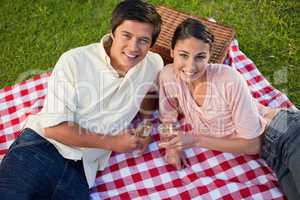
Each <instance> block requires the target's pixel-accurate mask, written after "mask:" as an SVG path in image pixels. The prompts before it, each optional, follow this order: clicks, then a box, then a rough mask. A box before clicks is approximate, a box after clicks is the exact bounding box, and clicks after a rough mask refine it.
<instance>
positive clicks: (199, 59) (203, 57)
mask: <svg viewBox="0 0 300 200" xmlns="http://www.w3.org/2000/svg"><path fill="white" fill-rule="evenodd" d="M203 59H205V56H197V57H196V60H198V61H201V60H203Z"/></svg>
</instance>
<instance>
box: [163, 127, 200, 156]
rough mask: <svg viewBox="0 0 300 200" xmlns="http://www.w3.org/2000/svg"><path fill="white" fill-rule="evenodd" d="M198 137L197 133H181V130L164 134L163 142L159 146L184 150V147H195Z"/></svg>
mask: <svg viewBox="0 0 300 200" xmlns="http://www.w3.org/2000/svg"><path fill="white" fill-rule="evenodd" d="M198 139H199V138H198V137H197V136H195V135H190V134H184V133H180V132H179V131H176V132H173V133H171V134H168V135H164V140H163V142H160V144H159V146H160V147H162V148H166V149H175V150H177V151H182V150H184V149H187V148H190V147H194V146H196V145H197V143H198Z"/></svg>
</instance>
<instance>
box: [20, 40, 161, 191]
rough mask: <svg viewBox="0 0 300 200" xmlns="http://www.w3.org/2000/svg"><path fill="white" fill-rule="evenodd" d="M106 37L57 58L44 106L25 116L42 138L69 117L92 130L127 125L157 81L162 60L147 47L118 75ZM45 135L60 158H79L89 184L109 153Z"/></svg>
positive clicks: (107, 130) (101, 131)
mask: <svg viewBox="0 0 300 200" xmlns="http://www.w3.org/2000/svg"><path fill="white" fill-rule="evenodd" d="M108 37H109V36H108V35H106V36H104V37H103V38H102V40H101V42H100V43H94V44H91V45H88V46H83V47H79V48H75V49H72V50H69V51H67V52H66V53H64V54H63V55H62V56H61V57H60V58H59V60H58V62H57V64H56V65H55V67H54V70H53V72H52V74H51V76H50V78H49V81H48V93H47V96H46V99H45V103H44V106H43V109H42V110H41V112H40V113H38V114H36V115H31V116H29V117H28V120H27V123H26V125H25V127H26V128H27V127H28V128H31V129H33V130H34V131H36V132H37V133H38V134H40V135H41V136H43V137H44V130H43V129H44V128H46V127H51V126H55V125H58V124H60V123H62V122H65V121H71V122H75V123H77V124H79V125H80V127H82V128H86V129H88V130H90V131H92V132H96V133H99V134H104V135H105V134H110V135H114V134H117V133H118V132H120V131H122V130H123V129H125V128H126V127H127V126H128V125H129V124H130V122H131V121H132V119H133V118H134V117H135V115H136V114H137V112H138V111H139V108H140V104H141V102H142V100H143V98H144V97H145V95H146V93H147V92H148V91H149V89H150V88H152V87H153V86H155V85H154V84H155V82H156V79H157V75H158V73H159V71H160V70H161V69H162V67H163V61H162V59H161V57H160V56H159V55H158V54H156V53H152V52H148V54H147V55H146V57H145V58H144V60H143V61H141V62H140V63H138V64H137V65H136V66H134V67H133V68H131V69H130V70H129V71H128V72H127V73H126V75H125V76H124V77H119V75H118V73H117V71H116V70H115V69H114V68H113V67H112V66H111V64H110V58H109V56H108V55H107V54H106V51H105V49H104V46H103V43H104V42H105V41H106V40H107V39H108ZM46 139H47V140H48V141H49V142H51V143H52V144H53V145H54V146H55V147H56V148H57V150H58V151H59V153H60V154H61V155H62V156H63V157H64V158H67V159H72V160H81V159H82V160H83V165H84V171H85V175H86V178H87V182H88V184H89V187H92V186H93V184H94V181H95V177H96V172H97V170H101V169H104V168H105V166H106V164H107V161H108V159H109V156H110V153H111V152H110V151H107V150H104V149H95V148H80V147H71V146H67V145H64V144H62V143H60V142H57V141H55V140H53V139H49V138H46Z"/></svg>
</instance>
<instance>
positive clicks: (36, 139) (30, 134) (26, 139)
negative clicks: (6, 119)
mask: <svg viewBox="0 0 300 200" xmlns="http://www.w3.org/2000/svg"><path fill="white" fill-rule="evenodd" d="M46 142H47V140H45V139H44V138H42V137H41V136H40V135H38V133H35V132H34V131H33V130H31V129H24V130H23V132H22V134H21V135H20V136H19V137H18V138H17V139H16V140H15V141H14V142H13V143H12V145H11V146H10V147H9V150H8V152H10V151H13V150H15V149H18V148H21V147H27V146H31V145H38V144H42V143H46Z"/></svg>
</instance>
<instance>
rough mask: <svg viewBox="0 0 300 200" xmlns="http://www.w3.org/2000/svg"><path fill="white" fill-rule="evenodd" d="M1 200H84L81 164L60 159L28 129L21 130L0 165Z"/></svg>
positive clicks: (85, 199)
mask: <svg viewBox="0 0 300 200" xmlns="http://www.w3.org/2000/svg"><path fill="white" fill-rule="evenodd" d="M0 199H1V200H29V199H31V200H35V199H37V200H46V199H53V200H77V199H78V200H87V199H89V188H88V184H87V181H86V178H85V174H84V171H83V164H82V161H73V160H68V159H65V158H63V157H62V156H61V155H60V154H59V152H58V151H57V150H56V148H55V147H54V146H53V145H52V144H51V143H49V142H48V141H47V140H45V139H44V138H42V137H41V136H40V135H38V134H37V133H35V132H34V131H33V130H31V129H24V130H23V132H22V134H21V135H20V137H18V138H17V139H16V140H15V142H14V143H13V144H12V145H11V146H10V148H9V151H8V153H7V154H6V156H5V157H4V159H3V160H2V163H1V165H0Z"/></svg>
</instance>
